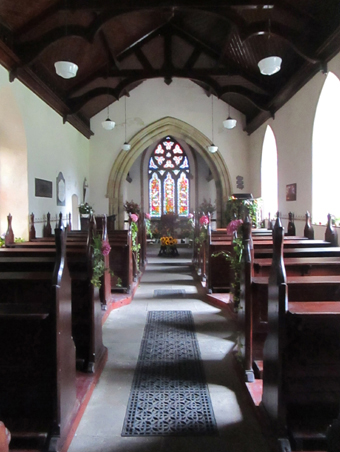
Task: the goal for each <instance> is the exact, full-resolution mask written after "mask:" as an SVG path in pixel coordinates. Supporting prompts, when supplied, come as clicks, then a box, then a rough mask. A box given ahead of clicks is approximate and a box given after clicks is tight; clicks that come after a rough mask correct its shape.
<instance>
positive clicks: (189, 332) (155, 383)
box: [122, 311, 217, 436]
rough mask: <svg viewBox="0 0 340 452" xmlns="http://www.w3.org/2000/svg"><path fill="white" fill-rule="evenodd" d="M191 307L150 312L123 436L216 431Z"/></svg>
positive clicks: (212, 432) (193, 433)
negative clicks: (188, 309) (185, 309)
mask: <svg viewBox="0 0 340 452" xmlns="http://www.w3.org/2000/svg"><path fill="white" fill-rule="evenodd" d="M216 433H217V427H216V421H215V417H214V413H213V409H212V406H211V401H210V395H209V391H208V386H207V383H206V381H205V376H204V372H203V368H202V362H201V357H200V351H199V347H198V342H197V339H196V334H195V329H194V321H193V317H192V313H191V311H151V312H149V313H148V318H147V324H146V326H145V329H144V335H143V339H142V344H141V348H140V352H139V357H138V363H137V368H136V371H135V375H134V380H133V383H132V388H131V393H130V399H129V403H128V407H127V411H126V416H125V420H124V426H123V430H122V436H152V435H160V436H171V435H173V436H180V435H207V434H210V435H211V434H216Z"/></svg>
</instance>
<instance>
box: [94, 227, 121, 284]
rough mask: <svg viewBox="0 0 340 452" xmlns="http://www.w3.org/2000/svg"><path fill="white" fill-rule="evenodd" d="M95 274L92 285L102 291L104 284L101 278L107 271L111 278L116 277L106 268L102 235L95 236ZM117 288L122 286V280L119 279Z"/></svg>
mask: <svg viewBox="0 0 340 452" xmlns="http://www.w3.org/2000/svg"><path fill="white" fill-rule="evenodd" d="M92 248H93V274H92V279H91V284H93V285H94V286H95V287H98V288H99V289H100V287H101V285H102V282H101V278H102V276H103V275H104V273H105V272H106V271H109V273H110V275H111V276H114V273H113V271H112V270H110V269H109V268H106V267H105V261H104V255H103V253H102V239H101V237H100V235H98V234H97V235H95V236H94V237H93V244H92ZM116 286H117V287H121V286H122V280H121V278H117V283H116Z"/></svg>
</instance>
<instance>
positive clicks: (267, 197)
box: [261, 126, 278, 219]
mask: <svg viewBox="0 0 340 452" xmlns="http://www.w3.org/2000/svg"><path fill="white" fill-rule="evenodd" d="M261 197H262V203H263V204H262V213H263V219H267V218H268V216H271V218H274V216H275V214H276V212H277V210H278V164H277V146H276V139H275V135H274V132H273V129H272V128H271V127H270V126H267V128H266V132H265V135H264V139H263V145H262V159H261Z"/></svg>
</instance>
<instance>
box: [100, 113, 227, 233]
mask: <svg viewBox="0 0 340 452" xmlns="http://www.w3.org/2000/svg"><path fill="white" fill-rule="evenodd" d="M166 135H171V136H174V137H175V138H176V139H180V140H184V141H185V142H186V143H188V145H189V146H191V147H192V148H193V149H195V151H196V152H197V153H198V154H199V155H200V156H201V157H202V158H203V159H204V161H205V162H206V163H207V165H208V166H209V168H210V169H211V173H212V177H213V179H214V180H215V184H216V208H217V224H218V225H221V224H222V211H223V208H224V206H225V203H226V202H227V199H228V196H229V195H230V194H231V183H230V177H229V171H228V168H227V166H226V164H225V161H224V160H223V158H222V156H221V154H220V153H219V152H217V153H215V154H210V153H209V152H208V151H207V146H209V145H210V144H211V142H210V140H209V138H207V137H206V136H205V135H203V134H202V133H201V132H200V131H199V130H197V129H196V128H195V127H193V126H191V125H190V124H187V123H186V122H184V121H181V120H179V119H176V118H171V117H166V118H162V119H160V120H159V121H156V122H154V123H152V124H150V125H149V126H147V127H145V128H144V129H143V130H141V131H140V132H138V133H137V134H136V135H135V136H134V137H133V138H132V140H131V141H130V144H131V150H130V151H129V152H128V153H127V152H124V151H121V152H120V154H119V155H118V157H117V159H116V160H115V163H114V165H113V166H112V169H111V173H110V176H109V181H108V185H107V197H108V198H109V214H110V215H111V214H115V215H117V225H118V228H123V222H124V210H123V204H124V200H123V195H122V184H123V182H124V181H125V179H126V177H127V174H128V172H129V169H130V167H131V166H132V164H133V162H134V161H135V160H136V159H137V158H138V157H139V155H141V154H142V153H143V151H144V150H145V149H146V148H147V147H148V146H150V145H151V144H153V143H154V142H156V141H158V140H160V139H162V138H163V137H164V136H166Z"/></svg>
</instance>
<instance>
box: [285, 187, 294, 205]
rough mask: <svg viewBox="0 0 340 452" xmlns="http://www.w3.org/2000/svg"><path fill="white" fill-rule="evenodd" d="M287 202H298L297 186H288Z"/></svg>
mask: <svg viewBox="0 0 340 452" xmlns="http://www.w3.org/2000/svg"><path fill="white" fill-rule="evenodd" d="M286 201H296V184H289V185H286Z"/></svg>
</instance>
